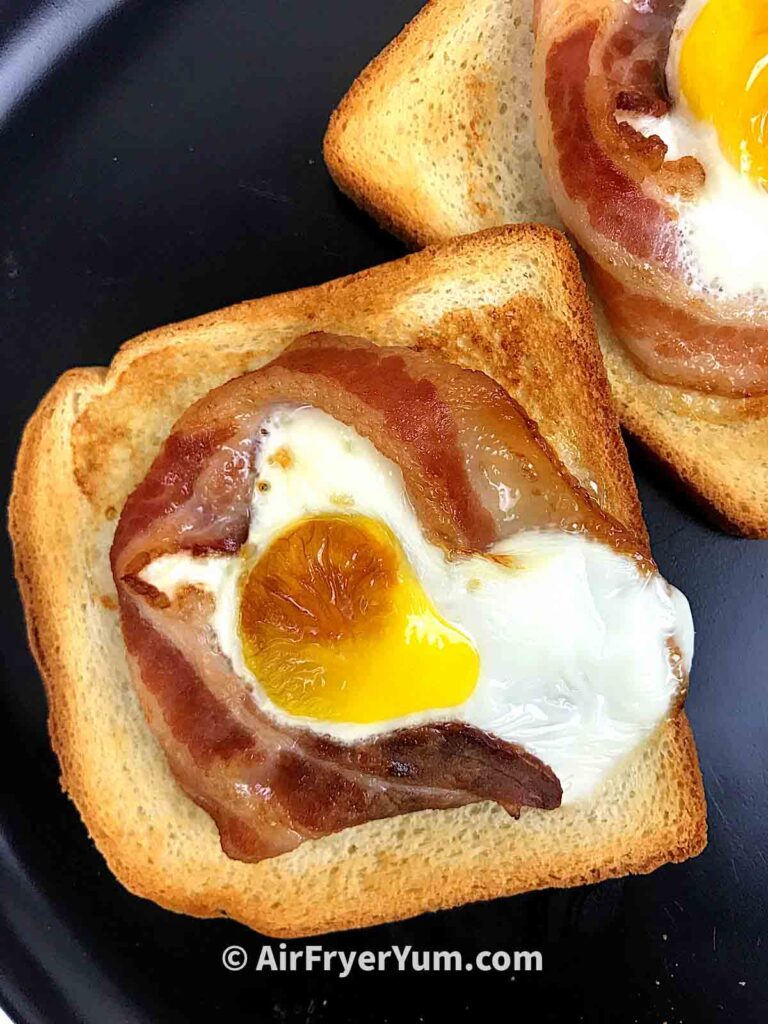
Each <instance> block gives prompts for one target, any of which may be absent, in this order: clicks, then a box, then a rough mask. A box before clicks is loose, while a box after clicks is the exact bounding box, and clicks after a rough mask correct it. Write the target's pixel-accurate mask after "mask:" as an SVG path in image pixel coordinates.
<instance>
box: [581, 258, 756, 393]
mask: <svg viewBox="0 0 768 1024" xmlns="http://www.w3.org/2000/svg"><path fill="white" fill-rule="evenodd" d="M590 270H591V275H592V280H593V281H594V282H595V285H596V287H597V289H598V291H599V293H600V296H601V297H602V299H603V301H604V304H605V309H606V314H607V316H608V320H609V322H610V325H611V327H612V328H613V331H614V333H615V334H616V336H617V337H618V338H619V339H620V340H621V341H622V342H623V343H624V345H625V347H626V349H627V351H628V352H629V353H630V355H631V356H632V358H633V359H634V361H635V362H636V363H637V364H638V365H639V366H640V367H641V369H643V370H644V371H645V372H646V373H647V374H648V375H649V376H651V377H653V378H654V379H656V380H659V381H662V382H667V383H670V384H679V385H683V386H686V385H687V386H688V387H691V388H696V389H698V390H701V391H709V392H713V393H716V394H721V395H731V396H734V397H748V396H750V395H755V394H760V393H764V392H766V391H768V323H765V322H764V323H762V324H761V323H754V322H749V321H743V320H742V321H736V320H727V319H726V318H724V317H723V318H722V319H719V320H715V319H712V317H711V314H710V312H709V311H708V309H707V308H706V307H705V306H704V304H703V303H702V304H697V303H696V300H693V301H692V303H691V305H690V306H689V307H687V308H683V307H680V306H675V305H672V304H671V303H668V302H665V301H664V300H663V299H660V298H657V297H655V296H652V295H647V294H645V293H642V292H637V291H634V290H633V289H632V288H630V287H627V286H626V285H624V284H622V283H621V282H620V281H619V280H617V279H616V278H615V277H613V275H611V274H609V273H608V272H607V271H605V270H603V269H602V267H600V266H599V265H598V264H597V263H595V262H593V261H592V262H590Z"/></svg>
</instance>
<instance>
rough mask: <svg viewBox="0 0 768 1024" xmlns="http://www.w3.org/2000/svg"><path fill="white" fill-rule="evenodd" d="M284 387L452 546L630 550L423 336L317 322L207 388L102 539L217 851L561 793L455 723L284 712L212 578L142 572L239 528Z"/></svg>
mask: <svg viewBox="0 0 768 1024" xmlns="http://www.w3.org/2000/svg"><path fill="white" fill-rule="evenodd" d="M285 403H293V404H297V405H299V404H300V405H306V404H311V405H314V406H316V407H318V408H321V409H323V410H325V411H326V412H328V413H330V414H331V415H333V416H335V417H336V418H337V419H339V420H340V421H342V422H345V423H349V424H350V425H352V426H354V427H355V428H356V429H357V430H358V431H359V432H360V433H361V434H363V435H365V436H367V437H369V438H370V439H371V440H372V441H373V443H374V444H376V446H377V447H378V448H379V450H380V451H382V452H383V453H384V454H385V455H387V456H388V457H390V458H392V459H393V460H394V461H396V462H397V463H398V465H399V466H400V468H401V469H402V471H403V474H404V479H405V482H406V487H407V490H408V494H409V496H410V498H411V500H412V502H413V504H414V507H415V509H416V511H417V513H418V515H419V518H420V521H421V523H422V525H423V527H424V530H425V532H426V533H427V534H428V535H429V536H430V537H431V538H432V539H433V540H434V541H435V542H436V543H439V544H442V545H444V546H446V547H448V548H450V549H452V550H485V549H486V548H487V547H488V546H489V545H490V544H491V543H493V542H494V541H495V540H498V539H500V538H501V537H503V536H506V535H508V534H510V533H512V532H514V531H515V530H519V529H521V528H523V527H527V526H531V525H538V526H557V527H559V528H564V529H571V530H581V531H586V532H589V533H591V534H592V535H594V536H599V537H601V538H602V539H605V540H607V541H608V542H611V543H614V544H616V545H618V546H621V547H622V548H623V549H624V550H637V549H636V548H633V546H632V540H631V538H629V537H627V535H626V534H625V532H624V531H623V530H622V528H621V527H620V526H618V524H616V523H614V522H613V521H612V520H610V519H609V518H607V517H606V516H605V515H603V513H602V512H601V511H600V509H599V508H598V506H597V505H596V504H595V503H594V501H593V500H592V499H591V498H590V497H589V495H587V494H586V493H585V492H584V491H582V490H581V489H580V488H579V487H578V485H577V484H575V482H574V481H573V480H571V478H570V477H569V476H568V475H567V473H566V472H565V471H564V470H563V469H562V467H560V466H559V464H558V463H557V462H556V460H554V458H553V456H552V454H551V453H550V452H549V450H548V448H547V446H546V445H545V443H544V442H543V440H542V439H541V438H540V437H539V436H538V434H537V432H536V431H535V428H534V427H533V425H532V424H530V423H529V422H528V421H527V420H526V418H525V416H524V415H523V414H522V412H521V411H520V409H519V408H518V407H517V406H516V404H515V403H514V402H513V401H512V400H511V399H510V398H509V396H507V395H506V393H505V392H504V391H503V390H502V389H501V388H499V387H498V386H497V385H496V384H495V383H494V382H493V381H491V380H490V379H489V378H488V377H486V376H485V375H483V374H479V373H475V372H472V371H468V370H461V369H459V368H458V367H455V366H452V365H450V364H448V363H445V362H443V361H442V360H441V359H440V358H439V357H437V356H435V355H433V354H428V353H419V352H414V351H411V350H407V349H382V348H378V347H376V346H374V345H371V344H369V343H367V342H362V341H359V340H355V339H349V338H336V337H331V336H326V335H315V336H310V337H308V338H305V339H300V340H299V341H298V342H296V343H295V344H294V345H293V346H291V347H290V348H289V349H287V350H286V351H285V352H284V353H283V354H282V355H281V356H280V357H279V358H278V359H276V360H275V361H274V362H273V363H271V364H270V365H269V366H267V367H264V368H263V369H261V370H259V371H257V372H256V373H252V374H247V375H245V376H243V377H240V378H237V379H235V380H233V381H230V382H229V383H228V384H225V385H224V386H223V387H221V388H218V389H216V390H215V391H213V392H211V393H210V394H209V395H208V396H206V397H205V398H204V399H202V400H201V401H200V402H198V403H197V404H196V405H194V406H193V407H192V408H191V409H190V410H188V412H187V413H185V415H184V416H182V417H181V419H180V420H179V421H178V423H177V424H176V426H175V427H174V430H173V432H172V433H171V435H170V437H169V438H168V440H167V441H166V443H165V445H164V446H163V448H162V450H161V451H160V453H159V454H158V456H157V458H156V459H155V462H154V463H153V465H152V467H151V468H150V470H149V472H148V474H147V476H146V478H145V479H144V481H143V482H142V483H141V484H140V485H139V487H138V488H137V489H136V490H135V491H134V493H133V494H132V495H131V497H130V498H129V499H128V502H127V503H126V506H125V508H124V510H123V513H122V516H121V519H120V522H119V524H118V528H117V532H116V534H115V540H114V543H113V547H112V553H111V557H112V568H113V574H114V577H115V581H116V584H117V588H118V595H119V599H120V608H121V615H122V625H123V633H124V636H125V640H126V646H127V649H128V652H129V655H130V657H131V660H132V662H133V665H134V668H135V671H134V678H135V683H136V686H137V689H138V692H139V695H140V697H141V700H142V703H143V706H144V708H145V712H146V714H147V717H148V720H149V722H150V724H151V726H152V728H153V730H154V731H155V733H156V735H157V736H158V738H159V739H160V742H161V743H162V745H163V748H164V750H165V753H166V756H167V758H168V761H169V763H170V765H171V768H172V770H173V771H174V773H175V775H176V777H177V779H178V780H179V782H180V784H181V785H182V786H183V788H184V789H185V790H186V792H187V793H188V794H189V795H190V796H191V797H192V799H194V800H195V801H196V802H197V803H198V804H200V806H202V807H204V808H205V809H206V810H207V811H208V812H209V813H210V814H211V815H212V816H213V818H214V819H215V821H216V823H217V825H218V827H219V831H220V834H221V840H222V846H223V848H224V850H225V852H227V853H228V854H229V855H230V856H232V857H235V858H239V859H244V860H259V859H261V858H263V857H269V856H274V855H276V854H279V853H282V852H285V851H286V850H289V849H293V848H294V847H295V846H297V845H298V844H299V843H300V842H302V841H303V840H304V839H307V838H312V837H316V836H320V835H326V834H328V833H330V832H335V831H338V830H339V829H342V828H346V827H348V826H350V825H355V824H359V823H361V822H364V821H369V820H371V819H373V818H380V817H386V816H389V815H393V814H402V813H405V812H407V811H412V810H418V809H422V808H427V807H454V806H459V805H461V804H464V803H467V802H472V801H476V800H485V799H490V800H495V801H496V802H498V803H500V804H501V805H502V806H504V807H505V808H506V809H507V810H508V811H509V812H510V813H512V814H516V813H518V812H519V809H520V807H521V806H524V805H527V806H533V807H542V808H551V807H555V806H557V805H558V804H559V802H560V799H561V787H560V783H559V782H558V780H557V778H556V777H555V775H554V774H553V772H552V771H551V770H550V769H549V768H548V767H547V766H546V765H544V764H542V763H541V762H540V761H539V760H538V759H536V758H535V757H533V756H532V755H530V754H528V753H527V752H526V751H524V750H523V749H521V748H520V747H517V746H515V745H514V744H509V743H505V742H503V741H501V740H497V739H495V738H493V737H490V736H488V735H485V734H483V733H482V732H479V731H478V730H476V729H473V728H471V727H469V726H466V725H463V724H460V723H448V722H445V723H440V724H431V725H425V726H422V727H419V728H411V729H404V730H399V731H396V732H390V733H384V734H382V735H380V736H378V737H376V738H374V739H371V740H368V741H365V742H359V743H352V744H342V743H339V742H336V741H334V740H332V739H330V738H328V737H324V736H320V735H318V734H317V733H315V732H312V731H311V730H308V729H305V728H299V727H291V726H286V725H285V724H282V723H278V722H277V721H276V720H273V719H272V718H271V717H270V716H268V715H267V714H266V713H264V712H263V711H262V710H260V709H259V707H258V706H257V704H256V702H255V701H254V700H253V699H252V698H251V697H250V695H249V692H248V690H247V688H246V686H245V685H244V683H243V681H242V680H241V679H240V678H239V677H238V676H237V675H236V674H235V672H234V670H233V668H232V665H231V664H230V662H229V660H228V659H227V658H226V657H225V656H224V655H223V654H222V652H221V651H220V650H219V648H218V645H217V643H216V639H215V635H214V634H213V631H212V629H211V626H210V616H211V612H212V608H211V607H210V605H211V599H210V597H209V596H208V595H206V594H205V593H204V592H202V591H198V590H192V589H188V590H187V591H183V592H182V593H181V594H180V595H177V596H176V597H174V600H173V601H169V600H168V598H167V597H166V595H161V594H159V593H158V592H157V591H154V590H153V588H152V587H151V586H149V585H147V584H146V583H143V581H142V580H141V579H140V578H139V576H138V574H139V573H140V572H141V569H142V568H143V567H144V566H145V565H146V564H147V563H148V562H149V561H151V560H152V559H153V558H155V557H157V556H158V555H160V554H164V553H170V552H173V551H179V550H187V551H191V552H192V553H193V554H195V553H211V552H216V551H220V552H236V551H237V550H238V549H239V547H240V546H241V545H242V544H243V543H244V542H245V540H246V538H247V534H248V523H249V515H250V503H251V498H252V494H253V490H254V478H255V468H256V463H257V458H256V456H257V453H258V446H259V442H260V438H261V437H262V436H263V434H262V431H263V429H264V427H263V424H264V422H265V420H266V419H267V418H268V416H269V414H270V412H271V410H272V409H273V408H274V407H275V405H276V404H280V405H284V404H285ZM503 487H507V488H511V489H512V490H513V491H515V490H516V491H519V492H520V499H519V501H518V503H517V505H516V507H515V510H514V512H510V510H509V509H508V508H506V507H505V506H504V503H503V502H500V499H499V495H500V491H501V490H502V489H503ZM638 556H639V557H641V558H642V557H646V554H645V551H644V549H641V550H640V551H639V552H638Z"/></svg>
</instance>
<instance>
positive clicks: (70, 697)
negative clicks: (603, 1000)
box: [10, 226, 705, 935]
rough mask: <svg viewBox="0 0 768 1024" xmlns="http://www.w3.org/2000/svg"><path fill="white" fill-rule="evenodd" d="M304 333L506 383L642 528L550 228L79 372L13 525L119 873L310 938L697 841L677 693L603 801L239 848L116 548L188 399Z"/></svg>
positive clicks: (49, 406)
mask: <svg viewBox="0 0 768 1024" xmlns="http://www.w3.org/2000/svg"><path fill="white" fill-rule="evenodd" d="M308 330H327V331H335V332H339V333H349V334H357V335H361V336H363V337H367V338H370V339H371V340H373V341H376V342H377V343H380V344H397V345H403V344H405V345H409V344H411V345H413V344H416V345H427V346H434V347H436V348H438V349H440V350H441V351H442V352H444V353H445V354H446V355H447V356H448V357H449V358H451V359H452V360H454V361H457V362H460V363H463V364H466V365H469V366H472V367H475V368H479V369H482V370H484V371H485V372H487V373H489V374H490V375H491V376H493V377H494V378H496V379H497V380H498V381H499V382H500V383H501V384H503V385H504V386H505V387H506V388H507V389H508V390H509V391H510V393H511V394H512V395H513V396H514V397H516V398H518V400H519V401H520V402H521V403H522V404H523V406H524V407H525V408H526V409H527V411H528V412H529V414H530V415H531V416H532V417H533V418H534V419H536V420H537V422H538V424H539V427H540V429H541V431H542V433H543V434H544V435H545V436H546V437H547V439H548V440H549V441H550V442H551V443H552V444H553V446H554V447H555V449H556V450H557V451H558V453H559V454H560V456H561V458H562V459H563V460H564V461H565V462H566V464H567V465H568V466H569V467H570V468H571V470H572V471H573V472H574V473H575V474H576V475H577V476H579V477H580V479H582V480H584V481H588V480H594V481H596V482H598V484H599V489H598V493H599V495H600V500H601V502H602V503H603V505H604V507H605V508H606V509H607V510H609V511H610V512H611V513H612V514H614V515H615V516H616V517H617V518H619V519H620V520H621V521H623V522H624V523H625V524H627V525H628V526H629V527H630V529H632V530H633V531H634V532H635V533H636V534H637V535H638V536H644V526H643V523H642V517H641V512H640V506H639V502H638V499H637V493H636V490H635V487H634V483H633V480H632V477H631V474H630V471H629V466H628V463H627V459H626V453H625V450H624V446H623V443H622V440H621V435H620V432H619V428H618V423H617V420H616V416H615V413H614V411H613V409H612V406H611V404H610V401H609V394H608V388H607V384H606V381H605V377H604V373H603V370H602V364H601V359H600V353H599V349H598V347H597V343H596V340H595V336H594V331H593V328H592V323H591V318H590V313H589V306H588V303H587V300H586V296H585V292H584V289H583V285H582V284H581V281H580V278H579V275H578V268H577V264H576V262H575V257H574V255H573V253H572V251H571V250H570V248H569V247H568V245H567V244H566V243H565V241H564V240H563V239H562V237H561V236H559V235H557V234H556V233H554V232H551V231H548V230H547V229H544V228H538V227H536V228H534V227H525V226H523V227H516V228H507V229H501V230H495V231H490V232H485V233H482V234H480V235H476V236H474V237H470V238H466V239H460V240H457V241H455V242H452V243H450V244H448V245H446V246H444V247H440V248H436V249H431V250H429V249H428V250H425V251H424V252H421V253H418V254H416V255H414V256H411V257H408V258H406V259H404V260H400V261H397V262H395V263H392V264H388V265H385V266H383V267H378V268H375V269H373V270H370V271H365V272H363V273H361V274H358V275H355V276H353V277H349V278H344V279H341V280H339V281H334V282H331V283H329V284H325V285H321V286H319V287H317V288H310V289H305V290H302V291H298V292H292V293H288V294H284V295H278V296H273V297H270V298H266V299H259V300H255V301H253V302H246V303H243V304H241V305H238V306H233V307H231V308H230V309H225V310H221V311H219V312H216V313H212V314H209V315H207V316H203V317H199V318H197V319H195V320H190V321H187V322H185V323H181V324H174V325H172V326H169V327H164V328H160V329H159V330H156V331H152V332H150V333H148V334H144V335H142V336H141V337H139V338H137V339H135V340H134V341H131V342H129V343H128V344H127V345H125V346H123V348H122V349H121V350H120V352H119V353H118V355H117V356H116V358H115V360H114V361H113V363H112V365H111V367H110V368H109V369H106V370H104V369H79V370H72V371H70V372H69V373H67V374H65V375H64V376H63V377H62V378H61V379H60V380H59V381H58V383H57V384H56V385H55V386H54V388H53V389H52V390H51V392H50V393H49V394H48V396H47V397H46V398H45V399H44V400H43V402H42V403H41V405H40V407H39V408H38V410H37V412H36V413H35V415H34V416H33V418H32V420H31V421H30V423H29V425H28V427H27V430H26V432H25V435H24V439H23V442H22V446H21V450H20V453H19V459H18V464H17V469H16V475H15V480H14V490H13V496H12V501H11V510H10V523H11V533H12V537H13V541H14V552H15V558H16V568H17V575H18V578H19V583H20V586H21V591H22V596H23V599H24V605H25V610H26V615H27V623H28V628H29V637H30V642H31V645H32V648H33V651H34V653H35V656H36V658H37V661H38V664H39V666H40V669H41V672H42V674H43V677H44V680H45V683H46V688H47V693H48V699H49V707H50V730H51V735H52V739H53V743H54V746H55V748H56V751H57V753H58V756H59V759H60V763H61V769H62V783H63V786H64V788H65V789H66V791H67V792H68V793H69V795H70V796H71V797H72V799H73V800H74V802H75V803H76V805H77V807H78V809H79V811H80V814H81V815H82V817H83V820H84V821H85V824H86V826H87V828H88V830H89V832H90V833H91V835H92V837H93V839H94V841H95V842H96V844H97V846H98V847H99V849H100V850H101V851H102V853H103V854H104V856H105V857H106V859H107V862H108V863H109V865H110V867H111V868H112V870H113V871H114V872H115V874H116V875H117V876H118V878H119V879H120V880H121V881H122V882H123V883H124V884H125V885H126V886H127V887H128V888H129V889H131V890H132V891H133V892H135V893H138V894H139V895H142V896H145V897H147V898H149V899H153V900H155V901H157V902H158V903H160V904H162V905H163V906H165V907H168V908H170V909H172V910H177V911H183V912H186V913H190V914H196V915H200V916H219V915H224V914H226V915H228V916H231V917H234V918H237V919H238V920H241V921H244V922H245V923H246V924H249V925H251V926H252V927H254V928H257V929H259V930H261V931H263V932H267V933H270V934H275V935H308V934H314V933H318V932H324V931H329V930H333V929H340V928H350V927H356V926H361V925H367V924H373V923H376V922H381V921H387V920H394V919H398V918H403V917H407V916H410V915H413V914H417V913H420V912H422V911H425V910H431V909H437V908H441V907H449V906H454V905H456V904H459V903H463V902H466V901H468V900H474V899H489V898H492V897H495V896H500V895H507V894H510V893H515V892H521V891H524V890H528V889H533V888H538V887H542V886H548V885H560V886H564V885H575V884H580V883H582V882H587V881H595V880H598V879H601V878H608V877H611V876H615V875H620V874H625V873H627V872H633V871H634V872H643V871H650V870H652V869H653V868H655V867H657V866H658V865H659V864H662V863H664V862H666V861H669V860H681V859H684V858H685V857H688V856H691V855H692V854H694V853H696V852H698V851H699V850H700V849H701V848H702V846H703V844H704V842H705V809H704V799H703V792H702V788H701V779H700V774H699V769H698V764H697V760H696V752H695V747H694V744H693V740H692V737H691V734H690V730H689V728H688V724H687V722H686V720H685V716H684V715H683V714H682V713H678V714H676V715H675V716H674V718H673V719H672V720H671V721H669V722H667V723H666V724H665V725H664V726H663V727H662V728H661V729H660V730H659V731H658V733H657V734H656V735H655V737H654V738H653V739H652V740H651V741H650V742H649V743H648V744H647V745H646V746H645V747H643V748H642V749H641V750H639V751H638V752H637V753H636V754H635V755H633V757H632V758H631V759H630V760H629V761H627V762H626V763H625V764H624V765H622V766H621V767H620V769H618V770H617V771H616V773H615V774H614V775H613V776H612V777H611V779H610V780H609V782H608V783H607V784H606V786H605V788H604V789H603V790H602V791H601V792H600V793H598V794H597V795H596V796H595V797H594V798H593V799H591V800H590V801H589V802H587V803H585V804H581V805H575V806H572V807H566V808H561V809H559V810H557V811H549V812H540V811H524V812H523V814H522V816H521V818H520V819H519V820H518V821H514V820H512V819H510V818H509V817H508V816H507V815H506V813H505V812H504V811H502V810H501V809H500V808H498V807H497V806H495V805H492V804H490V803H483V804H476V805H472V806H469V807H464V808H461V809H457V810H451V811H426V812H421V813H418V814H411V815H405V816H402V817H398V818H392V819H389V820H385V821H376V822H371V823H369V824H366V825H362V826H359V827H356V828H353V829H348V830H347V831H345V832H342V833H340V834H338V835H334V836H330V837H327V838H325V839H321V840H317V841H313V842H307V843H305V844H304V845H303V846H302V847H300V848H299V849H298V850H296V851H294V852H292V853H290V854H286V855H283V856H281V857H278V858H276V859H273V860H268V861H264V862H262V863H259V864H244V863H241V862H238V861H233V860H229V859H228V858H227V857H226V856H225V855H224V854H223V853H222V851H221V848H220V845H219V841H218V834H217V831H216V828H215V826H214V824H213V822H212V820H211V819H210V818H209V817H208V816H207V815H206V814H205V813H204V812H203V811H202V810H200V809H199V808H198V807H197V806H196V805H195V804H194V803H193V802H192V801H191V800H190V799H189V798H188V797H187V796H186V795H185V794H184V792H183V791H182V790H181V789H180V787H179V786H178V785H177V783H176V782H175V781H174V779H173V777H172V776H171V773H170V771H169V769H168V766H167V763H166V761H165V758H164V755H163V753H162V751H161V749H160V747H159V745H158V744H157V742H156V741H155V739H154V737H153V736H152V734H151V732H150V731H149V729H148V727H147V725H146V723H145V721H144V718H143V716H142V713H141V710H140V708H139V705H138V701H137V698H136V695H135V693H134V689H133V687H132V684H131V682H130V676H129V670H128V665H127V660H126V653H125V648H124V645H123V640H122V634H121V631H120V626H119V618H118V614H117V611H116V607H115V591H114V585H113V583H112V579H111V575H110V570H109V561H108V552H109V546H110V543H111V538H112V534H113V531H114V527H115V522H116V517H117V515H118V514H119V510H120V509H121V507H122V505H123V503H124V501H125V499H126V497H127V496H128V494H129V493H130V491H131V490H132V489H133V488H134V486H135V485H136V484H137V482H138V481H139V480H140V479H141V477H142V476H143V474H144V473H145V472H146V470H147V468H148V466H149V464H150V462H151V460H152V458H153V456H154V454H155V452H156V450H157V448H158V446H159V444H160V443H161V442H162V440H163V438H164V437H165V435H166V434H167V432H168V430H169V429H170V427H171V425H172V423H173V422H174V420H175V419H176V418H177V417H178V415H179V414H180V413H181V412H182V411H183V409H184V408H186V407H187V406H188V405H189V404H190V403H191V402H192V401H194V400H195V399H196V398H198V397H199V396H200V395H202V394H204V393H205V392H207V391H208V390H210V389H211V388H212V387H214V386H216V385H217V384H219V383H221V382H223V381H224V380H226V379H229V378H231V377H233V376H235V375H237V374H239V373H242V372H245V371H246V370H249V369H253V368H256V367H258V366H259V365H262V364H263V363H264V362H266V361H268V360H269V359H271V358H272V357H274V356H275V355H276V354H277V353H278V352H279V351H280V350H281V349H282V348H283V347H284V346H285V345H286V344H288V343H289V342H290V341H291V340H292V339H293V338H295V337H296V336H298V335H300V334H302V333H305V332H306V331H308Z"/></svg>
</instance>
